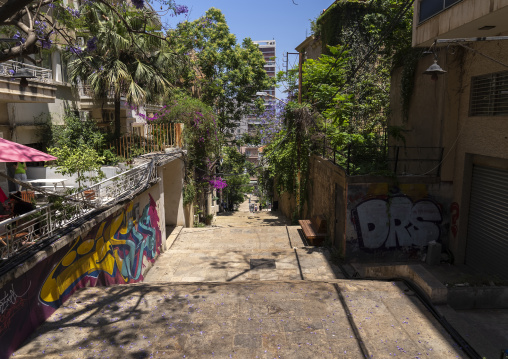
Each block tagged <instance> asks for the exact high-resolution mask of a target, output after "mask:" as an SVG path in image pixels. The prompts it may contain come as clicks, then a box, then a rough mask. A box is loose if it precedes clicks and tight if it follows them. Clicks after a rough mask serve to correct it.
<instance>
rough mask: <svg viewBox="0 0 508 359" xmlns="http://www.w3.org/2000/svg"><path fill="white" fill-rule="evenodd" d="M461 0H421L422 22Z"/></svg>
mask: <svg viewBox="0 0 508 359" xmlns="http://www.w3.org/2000/svg"><path fill="white" fill-rule="evenodd" d="M460 1H462V0H420V22H422V21H425V20H427V19H429V18H431V17H432V16H434V15H436V14H437V13H440V12H441V11H443V10H445V9H447V8H449V7H450V6H452V5H455V4H456V3H458V2H460Z"/></svg>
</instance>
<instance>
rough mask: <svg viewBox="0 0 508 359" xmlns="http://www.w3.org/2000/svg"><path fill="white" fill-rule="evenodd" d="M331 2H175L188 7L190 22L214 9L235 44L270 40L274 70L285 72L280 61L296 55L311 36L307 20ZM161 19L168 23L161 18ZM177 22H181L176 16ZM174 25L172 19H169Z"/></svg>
mask: <svg viewBox="0 0 508 359" xmlns="http://www.w3.org/2000/svg"><path fill="white" fill-rule="evenodd" d="M333 1H334V0H295V3H297V4H298V5H294V4H293V2H292V0H255V1H249V0H189V1H186V0H176V3H177V4H181V5H187V6H188V7H189V10H190V13H189V20H195V19H197V18H199V17H200V16H202V15H204V13H205V12H206V10H208V9H209V8H211V7H216V8H218V9H220V10H221V11H222V13H223V14H224V15H225V16H226V20H227V22H228V25H229V29H230V32H231V33H233V34H235V35H236V37H237V41H238V42H241V41H242V40H243V39H244V38H246V37H250V38H251V39H252V40H272V39H275V41H276V44H277V49H276V51H277V52H276V54H277V70H285V67H283V66H284V63H283V61H282V60H283V58H284V59H285V56H284V54H285V53H287V52H296V51H295V47H296V46H298V45H299V44H300V43H301V42H302V41H303V40H305V38H306V35H307V36H308V35H310V20H313V19H315V18H316V17H317V16H318V15H319V14H320V13H321V11H323V10H324V9H326V8H327V7H328V6H330V5H331V4H332V3H333ZM164 20H169V19H167V18H164ZM177 20H180V21H182V20H183V17H182V16H179V17H178V18H177ZM172 21H173V22H174V21H175V20H174V18H173V19H172ZM289 63H290V67H291V65H296V64H298V59H297V56H294V55H293V56H290V58H289Z"/></svg>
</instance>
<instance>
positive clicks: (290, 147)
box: [262, 102, 316, 218]
mask: <svg viewBox="0 0 508 359" xmlns="http://www.w3.org/2000/svg"><path fill="white" fill-rule="evenodd" d="M283 115H284V129H283V130H282V131H280V132H279V133H277V134H276V135H275V136H274V139H273V141H272V142H271V143H270V144H268V145H267V146H266V147H265V148H264V151H263V152H264V158H265V159H266V161H267V162H268V166H267V168H266V169H265V171H264V173H263V178H262V182H263V184H264V185H266V184H267V183H270V182H273V183H275V185H276V187H275V190H276V191H277V193H279V194H281V193H283V192H287V193H290V194H294V195H296V196H297V198H299V199H300V201H299V203H298V206H297V208H296V210H295V215H296V217H298V218H300V214H301V210H302V208H303V205H304V202H305V199H306V197H307V196H306V190H307V182H308V174H309V156H310V154H311V153H312V141H311V137H312V134H313V133H314V132H315V130H316V126H315V113H313V112H312V111H311V108H310V106H309V105H308V104H304V105H300V104H297V103H294V102H289V103H288V104H287V106H286V108H285V111H284V114H283Z"/></svg>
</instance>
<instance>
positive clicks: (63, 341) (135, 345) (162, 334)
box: [15, 207, 466, 359]
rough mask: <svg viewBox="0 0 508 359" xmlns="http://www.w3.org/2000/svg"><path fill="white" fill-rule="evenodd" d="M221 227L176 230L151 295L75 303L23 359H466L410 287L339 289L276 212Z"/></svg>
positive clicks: (84, 296)
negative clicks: (393, 358) (367, 358)
mask: <svg viewBox="0 0 508 359" xmlns="http://www.w3.org/2000/svg"><path fill="white" fill-rule="evenodd" d="M224 217H225V218H221V217H218V218H217V221H216V222H215V227H206V228H194V229H186V228H175V229H174V230H173V232H172V234H170V235H169V238H168V244H167V246H168V249H167V250H166V252H164V253H163V254H161V256H160V257H159V258H158V260H157V262H156V263H155V266H154V267H153V268H152V269H151V270H150V271H149V273H148V274H147V275H146V277H145V281H144V283H143V284H135V285H122V286H115V287H109V288H101V287H98V288H86V289H84V290H81V291H79V292H78V293H76V294H75V295H74V296H73V297H72V298H71V299H70V300H69V301H68V302H67V303H65V306H64V307H62V308H60V309H58V310H57V311H56V312H55V313H54V314H53V316H51V317H50V318H49V320H48V321H47V322H46V323H45V324H44V325H43V326H42V327H40V328H39V330H38V331H37V332H36V333H34V335H33V336H32V337H31V338H29V339H28V340H27V341H26V342H25V344H24V345H23V346H22V347H21V348H20V349H19V350H18V351H17V352H16V353H15V357H18V358H35V357H41V356H42V357H44V358H57V357H58V358H62V357H64V358H242V359H243V358H290V359H293V358H364V357H371V358H392V357H394V356H396V357H399V358H456V357H458V358H463V357H466V356H465V355H464V354H463V353H462V351H461V349H459V348H458V346H457V345H456V344H455V342H454V341H453V340H452V339H451V338H450V336H449V335H448V334H447V333H446V332H445V331H444V329H443V328H442V327H441V325H440V324H439V323H438V322H437V320H436V319H435V318H434V317H433V316H432V315H431V314H430V313H429V311H428V310H427V309H426V308H425V307H424V305H423V304H422V303H421V302H420V301H419V300H418V299H417V297H416V296H415V295H414V293H413V292H412V291H411V290H410V289H409V288H407V287H405V285H404V284H403V283H401V282H379V281H350V280H344V279H340V271H338V270H337V268H335V267H334V266H333V265H331V264H330V263H329V259H330V254H329V253H328V252H327V251H326V250H325V249H323V248H313V247H305V246H304V243H303V242H302V240H301V238H300V236H299V234H298V231H297V227H291V226H287V225H279V224H280V223H282V222H285V220H284V219H283V218H279V217H278V216H276V215H274V213H269V212H266V214H264V213H263V212H261V213H259V212H258V213H255V214H251V213H250V212H248V207H247V211H245V209H243V210H242V207H241V211H240V212H237V213H235V214H232V215H228V216H224ZM242 217H243V218H242ZM250 217H254V218H250ZM247 222H249V223H247ZM260 223H261V224H260ZM285 223H286V224H287V222H285ZM242 224H243V225H242ZM274 224H276V225H274Z"/></svg>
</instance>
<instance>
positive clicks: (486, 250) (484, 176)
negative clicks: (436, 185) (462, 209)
mask: <svg viewBox="0 0 508 359" xmlns="http://www.w3.org/2000/svg"><path fill="white" fill-rule="evenodd" d="M507 263H508V171H506V170H499V169H495V168H490V167H483V166H476V165H475V166H474V167H473V179H472V184H471V202H470V205H469V220H468V234H467V244H466V264H467V265H469V266H471V267H473V268H474V269H477V270H479V271H482V272H484V273H487V274H490V275H495V276H497V277H499V278H502V279H508V265H507Z"/></svg>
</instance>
